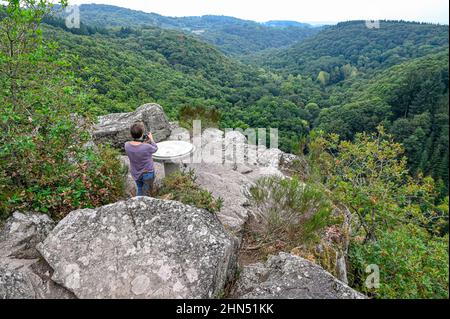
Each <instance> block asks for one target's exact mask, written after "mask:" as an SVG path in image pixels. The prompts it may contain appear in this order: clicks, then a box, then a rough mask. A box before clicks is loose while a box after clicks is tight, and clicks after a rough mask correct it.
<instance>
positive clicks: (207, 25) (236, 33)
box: [80, 4, 320, 55]
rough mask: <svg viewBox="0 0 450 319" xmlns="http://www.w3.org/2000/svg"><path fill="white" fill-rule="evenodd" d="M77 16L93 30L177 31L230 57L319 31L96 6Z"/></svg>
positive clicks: (300, 26)
mask: <svg viewBox="0 0 450 319" xmlns="http://www.w3.org/2000/svg"><path fill="white" fill-rule="evenodd" d="M80 13H81V21H82V22H83V23H85V24H87V25H91V26H97V27H116V28H121V27H125V28H126V27H133V28H138V27H143V26H156V27H160V28H165V29H177V30H179V31H184V32H187V33H190V34H192V35H197V36H199V37H200V38H202V39H204V40H206V41H208V42H209V43H211V44H214V45H216V46H217V48H219V49H220V50H221V51H222V52H224V53H227V54H232V55H242V54H250V53H255V52H259V51H261V50H264V49H267V48H279V47H284V46H288V45H291V44H294V43H296V42H299V41H301V40H304V39H306V38H308V37H310V36H312V35H314V34H316V33H317V32H318V31H319V29H320V28H314V27H312V26H310V25H308V24H300V23H296V24H292V23H289V24H286V23H280V22H278V23H276V22H273V23H268V24H260V23H257V22H254V21H248V20H241V19H237V18H233V17H226V16H213V15H206V16H202V17H181V18H175V17H164V16H161V15H159V14H155V13H145V12H141V11H134V10H129V9H125V8H119V7H114V6H108V5H97V4H87V5H81V6H80Z"/></svg>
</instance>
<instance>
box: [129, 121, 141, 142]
mask: <svg viewBox="0 0 450 319" xmlns="http://www.w3.org/2000/svg"><path fill="white" fill-rule="evenodd" d="M144 129H145V126H144V123H142V122H136V123H134V124H133V125H131V129H130V133H131V136H132V137H133V138H134V139H138V138H141V137H142V135H144Z"/></svg>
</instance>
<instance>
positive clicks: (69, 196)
mask: <svg viewBox="0 0 450 319" xmlns="http://www.w3.org/2000/svg"><path fill="white" fill-rule="evenodd" d="M48 9H49V3H48V1H45V0H40V1H32V0H30V1H21V2H20V3H19V1H9V5H8V6H7V7H1V9H0V10H2V15H4V17H5V18H4V19H2V20H1V21H0V44H1V45H0V74H1V76H0V91H1V92H2V94H1V96H0V99H1V100H0V104H1V105H2V107H1V109H0V129H1V132H2V134H1V135H0V218H7V217H8V216H9V215H10V214H11V213H12V212H14V211H15V210H22V211H27V210H33V211H40V212H43V213H48V214H49V215H51V216H52V217H54V218H57V219H58V218H62V217H64V216H65V214H66V213H68V212H70V211H72V210H74V209H78V208H87V207H96V206H100V205H103V204H107V203H111V202H113V201H116V200H118V199H119V198H121V196H122V194H123V183H122V175H121V166H120V162H119V161H118V153H117V152H115V151H112V150H110V149H108V148H102V147H101V148H99V149H98V150H97V149H95V148H89V147H87V146H85V144H86V142H88V140H89V134H88V133H87V129H88V127H89V126H90V125H91V123H92V120H91V117H90V116H89V115H90V114H89V112H87V110H86V109H85V107H84V106H85V105H86V100H87V95H86V94H85V93H84V92H83V91H82V90H81V87H82V85H80V82H79V81H78V79H77V78H76V77H75V76H74V74H73V73H72V72H70V62H71V61H70V59H68V58H67V57H64V56H60V55H59V54H58V53H57V46H56V44H54V43H50V42H45V41H44V40H43V38H42V36H41V34H42V33H41V30H40V29H39V28H36V26H38V25H39V22H40V21H41V18H42V17H43V16H44V15H45V14H47V13H48Z"/></svg>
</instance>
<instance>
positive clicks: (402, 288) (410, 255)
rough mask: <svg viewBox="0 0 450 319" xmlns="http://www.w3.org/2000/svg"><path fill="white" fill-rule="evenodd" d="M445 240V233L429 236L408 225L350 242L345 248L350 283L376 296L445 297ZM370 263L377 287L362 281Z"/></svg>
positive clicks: (446, 274) (446, 266)
mask: <svg viewBox="0 0 450 319" xmlns="http://www.w3.org/2000/svg"><path fill="white" fill-rule="evenodd" d="M448 243H449V242H448V234H447V235H445V236H444V237H439V236H432V235H430V234H429V233H428V232H427V231H426V230H424V229H423V228H420V227H415V226H412V225H406V226H403V227H400V228H398V229H396V230H393V231H390V232H388V231H387V232H385V233H383V234H382V235H381V236H380V239H379V240H378V241H377V242H374V243H370V244H362V243H361V242H354V243H353V244H352V245H351V246H350V252H349V257H350V260H351V271H350V273H352V274H353V278H351V279H352V282H351V283H350V284H351V285H352V286H353V287H356V288H357V289H358V290H360V291H362V292H364V293H367V294H369V295H373V296H374V297H376V298H380V299H386V298H400V299H418V298H433V299H435V298H445V299H448V297H449V294H448V289H449V277H448V274H449V264H448V249H449V244H448ZM371 264H373V265H378V266H379V269H380V287H379V289H369V288H367V287H366V285H365V282H364V281H363V279H364V278H365V277H366V276H367V275H368V274H367V273H365V272H364V270H365V268H366V267H367V265H371Z"/></svg>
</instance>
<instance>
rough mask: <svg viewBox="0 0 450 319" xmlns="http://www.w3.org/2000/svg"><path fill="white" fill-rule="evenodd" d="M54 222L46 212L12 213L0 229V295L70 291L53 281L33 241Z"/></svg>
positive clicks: (61, 295)
mask: <svg viewBox="0 0 450 319" xmlns="http://www.w3.org/2000/svg"><path fill="white" fill-rule="evenodd" d="M54 226H55V224H54V222H53V221H52V220H51V219H50V218H49V217H48V216H47V215H42V214H36V213H19V212H16V213H14V214H13V215H12V216H11V217H10V218H9V219H8V220H7V221H6V223H5V225H4V226H3V228H2V229H1V230H0V299H44V298H45V299H52V298H54V299H62V298H74V296H73V294H72V293H70V292H69V291H68V290H66V289H64V288H63V287H61V286H59V285H57V284H56V283H54V282H53V281H52V280H51V279H50V276H51V274H52V272H53V271H52V269H51V268H50V267H49V266H48V264H47V263H46V262H45V261H44V260H42V258H41V256H40V254H39V252H38V251H37V250H36V245H37V244H38V243H40V242H41V241H43V240H44V239H45V237H46V236H47V234H48V233H49V232H50V231H51V230H52V228H53V227H54Z"/></svg>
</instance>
